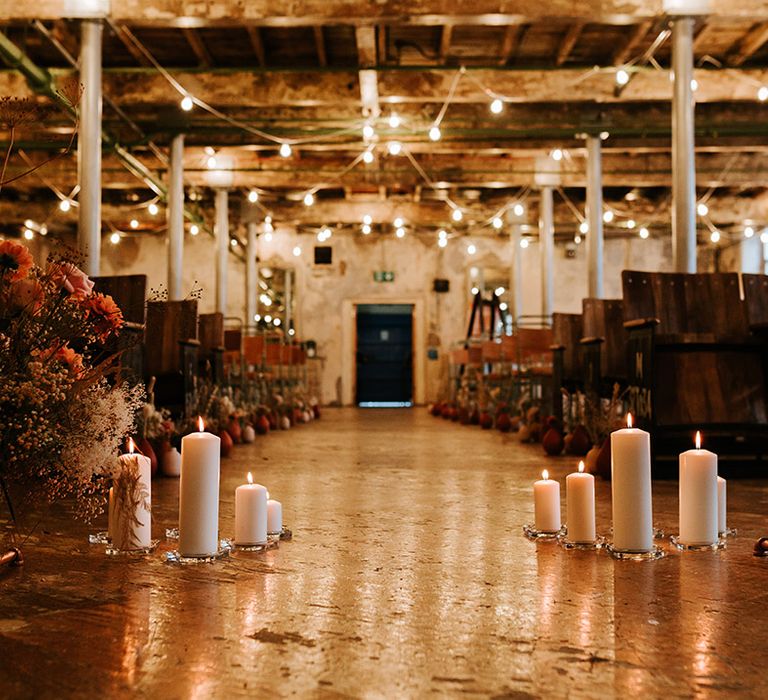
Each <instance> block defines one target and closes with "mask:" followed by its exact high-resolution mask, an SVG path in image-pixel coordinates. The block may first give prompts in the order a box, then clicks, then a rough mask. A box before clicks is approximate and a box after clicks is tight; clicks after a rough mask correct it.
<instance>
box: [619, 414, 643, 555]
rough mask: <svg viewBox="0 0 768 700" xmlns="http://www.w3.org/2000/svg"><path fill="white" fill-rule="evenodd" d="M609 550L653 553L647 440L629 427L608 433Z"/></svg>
mask: <svg viewBox="0 0 768 700" xmlns="http://www.w3.org/2000/svg"><path fill="white" fill-rule="evenodd" d="M611 493H612V497H613V546H614V548H615V549H617V550H619V551H626V552H650V551H652V550H653V505H652V501H651V436H650V435H649V434H648V433H647V432H645V431H644V430H640V429H639V428H633V427H632V414H631V413H630V414H628V415H627V427H626V428H622V429H621V430H616V431H614V432H613V433H611Z"/></svg>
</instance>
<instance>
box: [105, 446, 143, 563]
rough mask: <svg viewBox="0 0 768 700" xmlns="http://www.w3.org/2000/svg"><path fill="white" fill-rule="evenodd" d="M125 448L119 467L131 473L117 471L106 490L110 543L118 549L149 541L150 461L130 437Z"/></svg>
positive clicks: (135, 547) (135, 546)
mask: <svg viewBox="0 0 768 700" xmlns="http://www.w3.org/2000/svg"><path fill="white" fill-rule="evenodd" d="M128 449H129V452H128V454H124V455H120V469H121V470H126V471H128V470H130V472H132V473H131V474H127V473H125V474H118V475H117V477H116V481H115V486H113V487H112V489H110V491H112V498H111V501H112V546H113V547H115V548H116V549H122V550H131V549H143V548H145V547H149V546H151V544H152V514H151V512H150V511H151V504H152V462H151V461H150V459H149V457H145V456H144V455H140V454H136V453H135V452H134V443H133V440H129V448H128ZM134 479H135V481H134ZM129 490H130V492H129Z"/></svg>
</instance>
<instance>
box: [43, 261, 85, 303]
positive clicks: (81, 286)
mask: <svg viewBox="0 0 768 700" xmlns="http://www.w3.org/2000/svg"><path fill="white" fill-rule="evenodd" d="M48 274H49V275H50V276H51V279H52V280H53V281H54V283H55V284H57V285H58V286H59V287H61V288H62V289H65V290H66V291H67V292H69V294H71V295H72V296H74V297H76V298H77V299H85V297H87V296H89V295H90V294H91V292H92V291H93V280H91V279H89V278H88V275H86V274H85V273H84V272H83V271H82V270H81V269H80V268H79V267H77V266H76V265H73V264H72V263H70V262H61V263H52V264H50V265H48Z"/></svg>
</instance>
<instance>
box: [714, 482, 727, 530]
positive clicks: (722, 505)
mask: <svg viewBox="0 0 768 700" xmlns="http://www.w3.org/2000/svg"><path fill="white" fill-rule="evenodd" d="M727 487H728V484H727V483H726V481H725V479H723V477H722V476H718V477H717V531H718V533H719V534H721V535H724V534H725V533H726V532H727V531H728V523H727V517H726V506H727Z"/></svg>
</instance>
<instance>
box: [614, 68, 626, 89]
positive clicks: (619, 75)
mask: <svg viewBox="0 0 768 700" xmlns="http://www.w3.org/2000/svg"><path fill="white" fill-rule="evenodd" d="M628 82H629V73H627V71H626V70H624V69H623V68H619V70H617V71H616V85H621V86H624V85H626V84H627V83H628Z"/></svg>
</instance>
